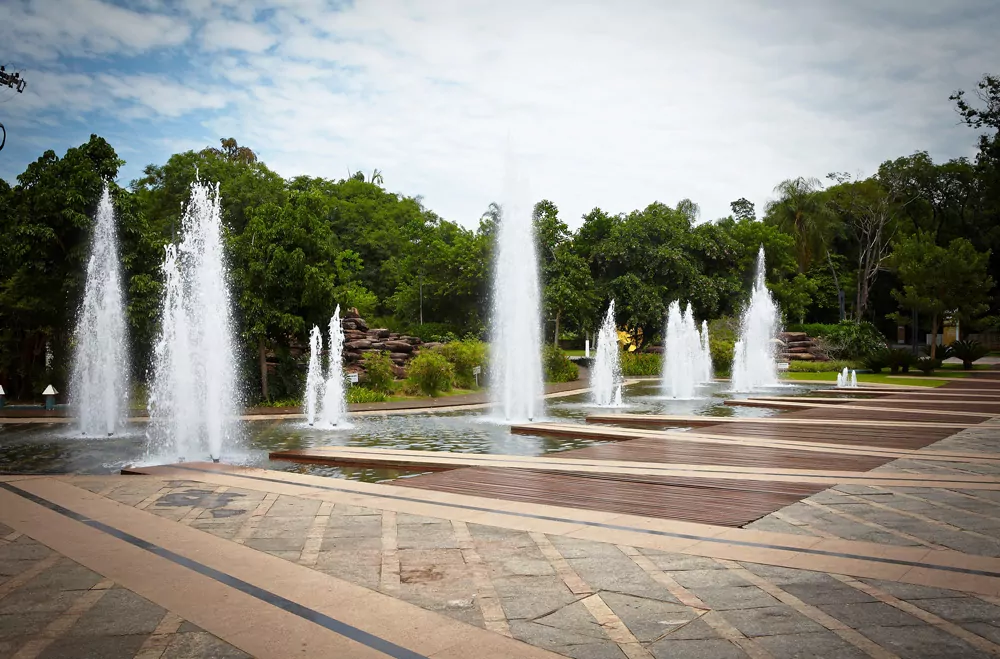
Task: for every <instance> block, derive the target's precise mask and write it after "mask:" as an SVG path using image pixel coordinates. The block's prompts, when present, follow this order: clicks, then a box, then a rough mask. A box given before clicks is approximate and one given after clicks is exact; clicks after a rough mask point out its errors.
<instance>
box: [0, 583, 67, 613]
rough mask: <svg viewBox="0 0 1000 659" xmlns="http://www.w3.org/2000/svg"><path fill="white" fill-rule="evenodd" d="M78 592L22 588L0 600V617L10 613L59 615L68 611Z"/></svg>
mask: <svg viewBox="0 0 1000 659" xmlns="http://www.w3.org/2000/svg"><path fill="white" fill-rule="evenodd" d="M80 594H81V593H80V591H67V592H62V591H59V590H54V589H41V588H34V589H26V588H24V587H22V588H19V589H17V590H15V591H14V592H13V593H11V594H10V595H8V596H7V597H4V598H3V599H0V615H2V614H10V613H41V612H43V611H53V612H56V613H61V612H62V611H65V610H66V609H68V608H69V607H70V606H71V605H72V604H73V602H74V601H76V599H77V598H79V597H80Z"/></svg>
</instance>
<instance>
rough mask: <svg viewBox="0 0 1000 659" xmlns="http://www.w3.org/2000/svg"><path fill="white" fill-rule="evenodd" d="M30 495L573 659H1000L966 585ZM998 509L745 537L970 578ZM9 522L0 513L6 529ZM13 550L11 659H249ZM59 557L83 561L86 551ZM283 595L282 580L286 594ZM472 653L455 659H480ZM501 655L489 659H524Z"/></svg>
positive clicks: (365, 521) (16, 545) (201, 495)
mask: <svg viewBox="0 0 1000 659" xmlns="http://www.w3.org/2000/svg"><path fill="white" fill-rule="evenodd" d="M998 437H1000V426H988V425H982V426H977V427H974V428H971V429H969V430H966V431H963V432H961V433H958V434H957V435H955V436H953V437H950V438H948V439H946V440H944V441H942V442H938V443H937V444H935V445H933V446H931V447H928V449H927V450H954V451H968V452H979V453H984V454H986V453H994V454H995V453H997V449H996V442H997V439H998ZM882 469H884V470H886V471H894V472H900V471H903V470H907V471H912V472H914V473H926V474H939V475H956V474H965V475H970V474H981V475H1000V466H998V465H996V464H989V463H988V462H987V461H984V462H982V463H977V462H975V461H971V462H961V463H956V462H947V463H946V462H941V463H938V462H932V461H927V460H919V461H917V460H906V459H902V460H897V461H894V462H892V463H889V464H887V465H885V466H884V467H883V468H882ZM284 477H286V476H282V475H280V474H278V475H276V478H284ZM28 480H29V481H41V480H60V481H61V482H64V483H68V484H70V485H72V486H73V488H66V489H67V491H70V490H71V491H75V492H80V493H81V494H82V495H86V496H89V497H90V499H88V500H87V501H96V502H97V504H93V505H98V504H100V505H112V504H110V503H109V502H117V503H118V504H121V505H122V506H127V507H128V508H131V509H133V510H135V511H141V512H138V513H135V514H137V515H140V516H142V517H141V519H146V518H147V517H148V518H149V519H150V520H153V521H155V522H156V523H157V524H160V525H163V524H164V523H165V522H169V524H167V525H166V527H165V528H167V529H169V528H174V529H178V530H179V529H180V528H181V527H187V529H188V530H190V529H194V530H196V531H197V532H203V534H210V535H211V536H214V537H215V538H218V539H222V541H224V542H225V543H226V544H225V546H232V545H241V546H242V547H243V548H247V549H249V550H252V551H253V552H256V553H257V555H261V554H264V555H268V556H271V557H276V558H278V559H281V560H282V561H285V562H287V563H288V564H292V565H294V566H296V568H297V569H298V570H303V569H305V570H311V571H312V572H310V574H315V575H316V579H317V581H316V583H317V584H320V581H319V579H320V578H321V577H322V578H325V575H329V576H330V577H333V578H335V579H336V580H344V581H347V582H350V583H352V584H356V585H357V586H361V587H363V588H364V589H369V590H370V591H376V592H377V593H381V594H383V595H384V596H388V598H391V599H392V600H400V601H403V602H408V603H410V604H413V605H416V606H417V607H419V608H420V609H423V610H426V611H430V612H434V613H436V614H440V615H442V616H445V617H446V618H450V619H453V620H455V621H458V622H459V623H462V624H461V625H460V627H459V628H466V627H470V628H480V629H484V630H488V631H489V632H492V633H493V637H496V638H500V637H511V638H513V639H517V640H520V641H524V642H525V643H527V644H529V645H531V646H535V647H537V648H540V649H544V650H549V651H551V652H554V653H557V654H559V655H565V656H570V657H574V658H577V659H598V658H616V659H618V658H621V657H628V658H630V659H634V658H641V657H655V658H658V659H659V658H667V657H669V658H671V659H683V658H687V657H691V658H695V657H705V658H722V659H725V658H728V657H744V656H749V657H754V658H767V657H774V658H776V659H781V658H784V657H789V658H792V657H795V658H807V657H828V658H837V659H841V658H846V659H851V658H854V657H874V658H878V659H882V658H891V657H901V658H904V659H909V658H917V657H963V658H964V657H987V656H995V655H1000V598H998V597H996V596H993V595H986V594H975V593H973V592H969V591H970V589H969V588H965V587H962V586H960V585H959V584H958V583H957V582H956V584H955V587H956V588H962V590H961V591H959V590H946V589H943V588H930V587H926V586H920V585H915V584H911V583H903V582H900V581H892V580H879V579H873V578H858V577H850V576H844V575H842V574H836V573H828V572H824V571H818V570H817V571H810V570H804V569H792V568H788V567H781V566H776V565H764V564H761V563H755V562H749V561H735V560H728V559H724V558H711V557H708V556H704V555H697V552H696V551H694V550H692V551H687V550H685V553H673V552H667V551H662V550H657V549H651V548H647V547H634V546H629V545H626V544H617V543H615V542H599V541H595V540H588V539H579V538H574V537H569V536H568V535H567V534H562V533H554V532H546V529H545V528H544V525H543V524H541V523H539V525H538V527H537V528H538V530H524V529H521V530H519V529H514V528H504V527H500V526H495V525H491V524H477V523H473V522H470V521H463V520H460V519H453V518H446V517H443V516H440V515H433V516H432V515H423V514H415V513H407V512H400V511H398V510H392V509H388V508H384V509H383V508H377V507H372V506H358V505H353V504H351V503H347V502H342V501H331V500H324V499H323V498H322V497H319V496H309V495H302V496H297V495H291V494H288V493H285V492H282V491H281V489H282V488H280V487H278V486H277V485H275V484H269V483H268V482H264V481H257V482H255V483H252V485H253V486H252V487H251V486H247V487H235V486H232V485H219V484H218V483H216V482H211V481H210V480H208V479H202V478H199V477H197V476H196V475H192V477H191V478H190V479H187V478H185V479H183V480H180V479H174V478H161V477H155V476H127V477H123V476H70V477H64V478H60V479H51V478H48V479H40V478H39V479H28ZM12 484H13V485H18V481H14V482H12ZM77 488H79V489H77ZM88 493H93V495H96V496H93V495H88ZM4 501H6V499H4ZM101 502H104V503H103V504H101ZM84 503H86V501H84ZM998 503H1000V492H998V491H990V490H985V491H984V490H960V489H951V488H915V487H906V488H900V487H893V486H879V487H871V486H858V485H837V486H834V487H832V488H830V489H828V490H825V491H823V492H821V493H819V494H817V495H815V496H812V497H810V498H809V499H806V500H804V501H802V502H799V503H796V504H793V505H791V506H788V507H786V508H784V509H782V510H780V511H778V512H776V513H773V514H771V515H768V516H767V517H764V518H762V519H760V520H758V521H757V522H754V523H753V524H751V525H749V527H748V528H751V529H758V530H761V531H771V532H778V533H782V534H788V536H789V537H791V538H794V537H795V536H806V537H820V538H844V539H850V540H862V541H868V542H874V543H880V544H881V545H894V546H903V547H916V548H925V549H931V550H935V551H938V552H944V551H945V550H946V549H951V550H957V551H959V552H962V553H964V554H968V555H970V556H969V560H970V561H971V560H972V557H973V556H987V557H997V556H1000V508H998V506H997V504H998ZM82 505H83V504H81V506H82ZM88 505H90V504H88ZM81 510H82V508H81ZM95 510H96V509H95ZM5 514H6V513H5V511H4V510H3V506H0V520H3V519H4V515H5ZM151 516H155V518H154V517H151ZM22 519H23V518H22ZM122 519H123V520H125V519H126V516H124V515H123V516H122ZM128 519H131V518H128ZM11 523H12V524H14V522H11ZM66 524H69V525H71V524H78V522H70V521H67V522H66ZM123 524H124V522H123ZM151 528H152V527H151ZM68 531H69V532H72V529H68ZM203 534H202V535H203ZM178 535H183V534H181V533H179V531H178ZM199 537H201V536H199ZM0 538H2V539H0V659H6V658H7V657H18V658H19V659H20V658H25V657H100V658H102V659H112V658H115V657H142V658H143V659H153V658H155V657H161V658H167V657H178V658H179V657H243V656H250V655H251V654H253V652H250V653H249V654H248V653H247V648H249V647H250V643H249V641H248V640H247V637H244V636H238V635H232V634H228V633H226V634H224V633H221V632H220V634H217V635H214V634H212V633H209V632H208V631H205V630H203V629H200V628H199V627H197V626H195V625H194V624H192V623H190V622H187V621H185V620H184V619H183V618H182V617H181V616H180V615H178V614H177V613H175V612H172V611H175V610H176V609H177V608H178V607H177V606H176V605H172V606H164V602H160V603H156V602H154V601H150V599H146V598H144V597H141V596H140V595H138V594H137V593H136V592H133V590H130V589H129V588H125V587H122V585H120V584H116V583H114V582H113V581H111V580H109V579H108V578H107V577H105V576H103V575H102V574H99V573H98V572H95V571H92V570H91V569H88V568H87V567H84V566H83V565H81V564H80V563H79V562H76V561H75V560H73V556H67V555H61V554H60V553H57V552H55V551H53V550H51V549H49V548H47V547H46V546H45V545H43V544H40V543H39V542H37V541H35V540H33V539H32V538H31V537H29V535H26V534H21V532H19V531H18V530H16V529H15V528H13V527H8V526H0ZM207 546H208V545H206V547H207ZM220 546H221V545H220ZM63 549H64V551H65V553H66V554H74V553H75V548H74V547H73V546H72V544H68V545H65V546H64V547H63ZM213 551H214V550H213ZM692 552H693V553H692ZM208 553H211V552H208ZM190 555H191V556H195V557H196V558H198V556H197V555H195V554H193V553H192V554H190ZM235 555H236V554H234V556H235ZM81 560H84V559H83V558H81ZM87 560H88V561H93V560H94V559H93V558H88V559H87ZM199 560H203V561H207V560H208V558H207V554H202V555H201V557H200V559H199ZM271 560H273V559H271ZM260 578H261V580H262V581H266V580H267V578H268V575H261V576H260ZM286 581H287V577H284V576H282V577H280V578H278V577H276V583H275V588H277V587H278V585H280V584H281V583H285V582H286ZM179 587H180V586H179ZM319 587H320V586H319V585H317V588H319ZM324 587H325V586H324ZM192 588H193V587H192ZM197 592H198V591H196V590H192V597H195V596H197ZM154 599H157V598H154ZM386 601H389V600H386ZM207 620H209V621H211V618H208V619H207ZM399 624H406V621H405V620H400V621H399ZM211 626H212V625H211V624H207V623H206V622H204V621H202V627H211ZM220 629H221V627H220ZM220 636H222V638H220ZM223 639H225V640H223ZM229 641H231V642H232V643H230V642H229ZM255 647H260V646H255ZM515 647H516V646H509V648H515ZM522 647H524V646H522ZM240 648H242V649H240ZM459 648H460V649H459V652H458V654H456V655H455V656H484V655H481V654H480V653H479V652H476V651H473V650H471V649H469V650H468V651H466V652H462V651H461V647H460V646H459ZM504 652H507V653H508V654H504V653H503V652H501V653H498V654H495V655H491V656H524V655H523V654H521V653H520V652H519V651H517V650H513V649H508V650H505V651H504ZM509 653H513V654H509ZM429 654H430V653H429ZM256 656H281V655H280V654H274V653H272V654H267V653H264V652H261V653H259V654H258V655H256ZM304 656H307V655H304ZM341 656H354V655H351V654H344V655H341ZM359 656H360V655H359ZM365 656H367V655H365ZM380 656H382V655H380ZM389 656H406V655H391V654H390V655H389ZM414 656H424V655H414ZM430 656H437V655H434V654H430ZM442 656H443V655H442Z"/></svg>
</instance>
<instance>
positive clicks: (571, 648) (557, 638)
mask: <svg viewBox="0 0 1000 659" xmlns="http://www.w3.org/2000/svg"><path fill="white" fill-rule="evenodd" d="M510 631H511V634H512V635H513V636H514V638H516V639H518V640H521V641H524V642H525V643H530V644H531V645H535V646H538V647H540V648H544V649H546V650H551V651H552V652H556V653H558V654H562V655H566V656H568V657H573V659H625V654H624V653H623V652H622V651H621V649H620V648H619V647H618V645H617V644H616V643H614V642H613V641H609V640H599V639H590V638H587V637H583V636H581V635H580V634H574V633H571V632H566V631H563V630H561V629H556V628H554V627H547V626H545V625H540V624H538V623H535V622H529V621H527V620H511V621H510Z"/></svg>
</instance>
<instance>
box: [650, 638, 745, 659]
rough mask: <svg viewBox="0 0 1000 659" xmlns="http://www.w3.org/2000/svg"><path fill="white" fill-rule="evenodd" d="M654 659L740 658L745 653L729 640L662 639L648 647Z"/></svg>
mask: <svg viewBox="0 0 1000 659" xmlns="http://www.w3.org/2000/svg"><path fill="white" fill-rule="evenodd" d="M649 651H650V652H651V653H652V655H653V656H654V657H656V659H742V658H743V657H746V656H747V654H746V653H745V652H743V650H741V649H739V648H738V647H736V646H735V645H733V644H732V643H730V642H729V641H725V640H704V641H675V640H670V639H664V640H662V641H658V642H656V643H654V644H653V645H651V646H650V647H649Z"/></svg>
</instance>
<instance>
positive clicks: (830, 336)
mask: <svg viewBox="0 0 1000 659" xmlns="http://www.w3.org/2000/svg"><path fill="white" fill-rule="evenodd" d="M885 347H886V344H885V337H884V336H882V333H881V332H879V331H878V328H877V327H875V326H874V325H872V324H871V323H868V322H860V323H858V322H855V321H853V320H845V321H842V322H840V323H838V324H837V325H834V326H832V327H831V328H830V329H829V331H827V332H826V333H825V335H824V336H823V348H824V349H825V350H826V352H827V354H828V355H829V356H830V357H832V358H833V359H863V358H864V357H865V356H867V355H870V354H872V353H874V352H878V351H879V350H881V349H882V348H885Z"/></svg>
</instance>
